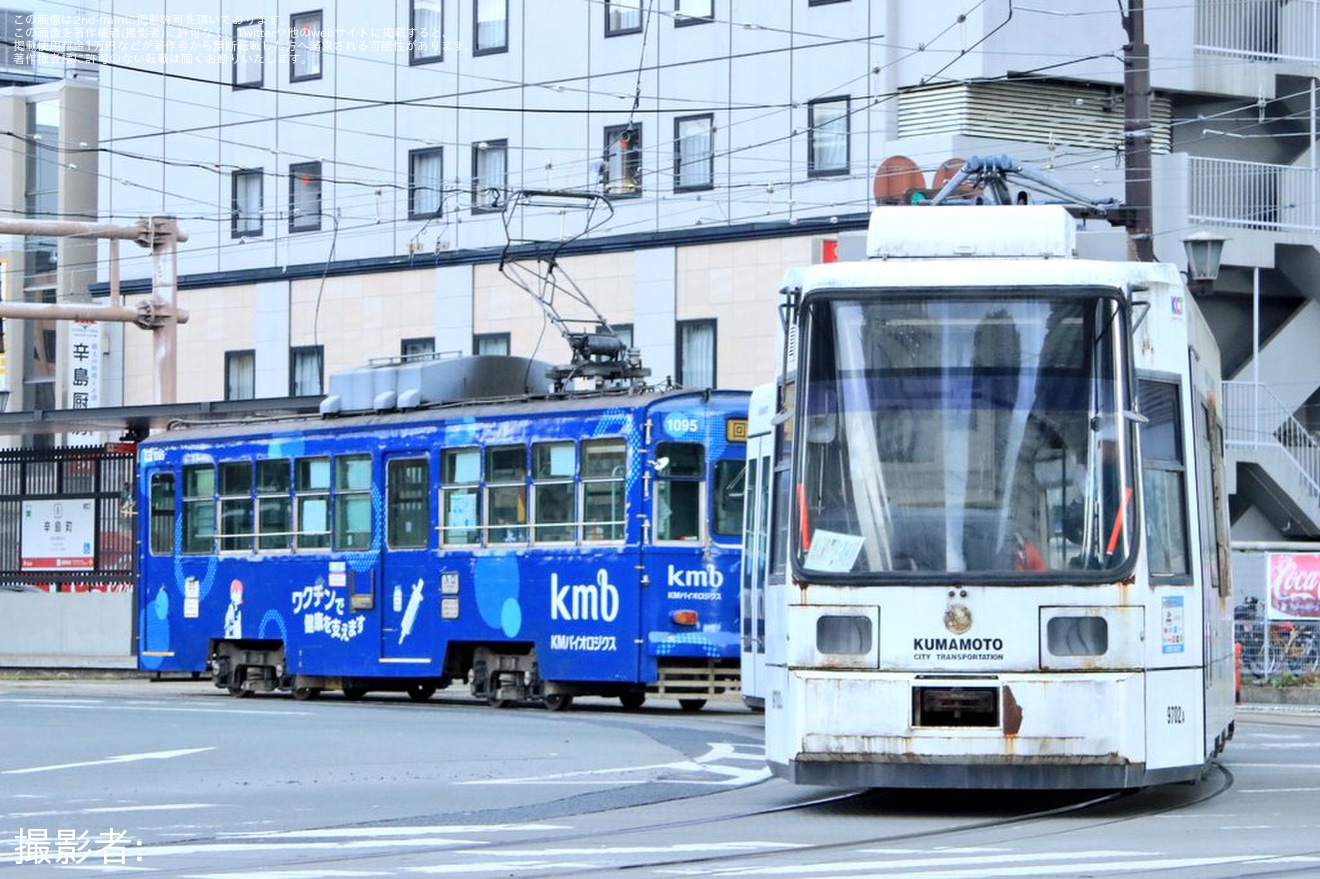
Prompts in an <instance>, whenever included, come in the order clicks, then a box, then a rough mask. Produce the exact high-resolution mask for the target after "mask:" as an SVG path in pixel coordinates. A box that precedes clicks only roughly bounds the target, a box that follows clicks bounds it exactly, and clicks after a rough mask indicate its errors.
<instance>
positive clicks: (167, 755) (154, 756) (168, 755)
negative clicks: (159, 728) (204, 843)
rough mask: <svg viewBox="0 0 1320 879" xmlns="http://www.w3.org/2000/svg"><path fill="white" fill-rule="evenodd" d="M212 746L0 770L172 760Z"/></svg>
mask: <svg viewBox="0 0 1320 879" xmlns="http://www.w3.org/2000/svg"><path fill="white" fill-rule="evenodd" d="M214 750H215V748H214V747H210V748H181V749H179V750H177V751H148V752H146V753H143V754H120V755H119V756H117V757H105V758H104V759H101V760H86V761H84V762H81V763H56V764H53V765H51V766H30V767H28V768H27V769H6V770H4V771H3V772H0V775H28V774H30V773H33V772H53V771H55V770H56V769H81V768H83V767H86V766H109V765H112V764H115V763H136V762H137V761H139V760H170V759H172V758H174V757H186V756H188V755H189V754H200V753H202V752H203V751H214Z"/></svg>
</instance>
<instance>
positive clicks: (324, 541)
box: [293, 458, 330, 549]
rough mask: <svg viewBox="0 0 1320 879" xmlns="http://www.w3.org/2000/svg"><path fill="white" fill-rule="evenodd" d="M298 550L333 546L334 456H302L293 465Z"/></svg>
mask: <svg viewBox="0 0 1320 879" xmlns="http://www.w3.org/2000/svg"><path fill="white" fill-rule="evenodd" d="M293 474H294V478H293V488H294V505H295V510H294V512H295V513H296V514H297V520H298V521H297V526H298V532H297V539H298V549H327V548H329V546H330V459H329V458H298V459H297V460H296V461H294V464H293Z"/></svg>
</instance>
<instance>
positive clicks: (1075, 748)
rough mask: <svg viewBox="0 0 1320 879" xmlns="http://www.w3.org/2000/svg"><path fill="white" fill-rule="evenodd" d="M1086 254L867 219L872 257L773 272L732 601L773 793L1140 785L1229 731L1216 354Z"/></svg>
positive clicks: (1010, 216)
mask: <svg viewBox="0 0 1320 879" xmlns="http://www.w3.org/2000/svg"><path fill="white" fill-rule="evenodd" d="M1075 244H1076V221H1075V220H1073V219H1072V218H1071V217H1070V216H1069V215H1068V214H1067V212H1066V211H1064V210H1063V209H1062V208H1058V207H1051V206H1026V207H1022V206H1013V207H984V206H979V207H881V208H878V209H876V210H875V212H874V214H873V217H872V220H871V228H870V232H869V236H868V243H867V251H868V256H869V257H870V258H869V259H867V260H866V261H863V262H855V263H834V264H827V265H817V266H812V267H810V268H806V269H803V270H801V271H795V272H791V273H790V274H789V277H788V281H787V283H786V285H785V289H784V291H783V294H784V296H785V303H784V312H785V315H786V322H787V323H786V335H785V338H787V339H788V340H790V344H787V345H786V353H785V354H784V356H783V364H782V368H781V375H783V376H784V377H785V378H784V380H783V381H782V382H780V383H777V385H776V388H775V390H776V391H777V396H778V398H779V399H778V401H777V403H776V404H775V405H774V409H775V414H774V415H773V416H772V417H770V418H761V419H758V418H757V417H756V412H755V409H756V406H755V404H753V417H752V421H753V423H754V424H755V423H759V424H760V425H761V427H760V428H759V429H758V430H757V431H756V432H764V433H766V434H767V436H766V437H765V438H764V440H761V439H758V438H754V439H753V442H749V444H748V450H749V461H751V459H754V464H753V465H752V466H749V468H748V484H749V496H748V502H747V504H746V514H747V534H746V538H745V540H746V542H745V546H746V548H747V550H748V556H749V559H748V561H747V562H746V563H745V567H746V568H747V569H748V570H747V571H746V572H745V577H744V581H743V582H744V588H745V589H746V590H747V591H748V594H747V595H746V596H745V600H744V622H743V633H744V639H743V643H744V657H743V659H744V692H745V694H746V698H747V700H748V702H749V704H752V705H754V706H759V705H761V704H763V705H764V707H765V712H766V715H765V716H766V756H767V759H768V761H769V763H770V765H771V767H772V769H773V770H774V772H775V773H776V774H777V775H779V776H781V777H784V778H787V779H789V780H791V781H794V782H798V783H802V784H816V785H837V786H848V787H934V788H1023V789H1031V788H1036V789H1041V788H1133V787H1141V786H1146V785H1152V784H1161V783H1165V782H1173V781H1184V780H1195V779H1198V778H1200V777H1201V776H1202V775H1203V773H1204V772H1205V771H1206V769H1207V768H1208V766H1209V761H1210V760H1211V759H1212V758H1213V757H1214V756H1215V755H1216V754H1217V753H1218V752H1219V751H1220V750H1221V749H1222V748H1223V746H1224V744H1225V742H1226V741H1227V740H1228V739H1229V738H1230V737H1231V736H1232V733H1233V698H1234V696H1233V693H1234V687H1233V632H1232V601H1231V597H1230V588H1231V587H1230V583H1229V566H1228V562H1227V559H1228V526H1227V520H1226V499H1225V492H1224V472H1223V466H1224V465H1223V459H1222V455H1221V449H1222V431H1221V421H1220V413H1219V410H1218V408H1217V400H1218V397H1219V394H1218V388H1219V377H1220V367H1219V354H1218V350H1217V348H1216V346H1215V343H1214V340H1213V338H1212V336H1211V335H1210V331H1209V329H1208V327H1207V326H1206V324H1205V322H1204V320H1203V319H1202V317H1201V315H1200V313H1199V311H1198V310H1197V308H1196V306H1195V304H1194V303H1193V302H1192V300H1191V297H1190V296H1189V295H1188V294H1187V292H1186V288H1185V287H1184V285H1183V281H1182V278H1181V277H1180V275H1179V273H1178V271H1177V270H1176V269H1175V268H1174V267H1172V266H1169V265H1163V264H1157V263H1134V262H1101V261H1092V260H1082V259H1076V258H1074V249H1075ZM771 452H773V454H771ZM753 496H754V497H755V498H756V500H755V501H753ZM758 511H763V512H758ZM754 560H760V561H759V562H757V561H754ZM762 590H764V591H763V593H762ZM762 633H763V637H762Z"/></svg>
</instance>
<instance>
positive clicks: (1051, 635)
mask: <svg viewBox="0 0 1320 879" xmlns="http://www.w3.org/2000/svg"><path fill="white" fill-rule="evenodd" d="M1045 646H1046V647H1047V648H1048V649H1049V651H1050V653H1051V654H1053V655H1054V656H1101V655H1103V654H1105V653H1108V652H1109V622H1108V621H1107V620H1106V619H1104V618H1103V617H1098V616H1084V617H1076V616H1057V617H1054V618H1052V619H1051V620H1050V621H1049V622H1048V623H1046V625H1045Z"/></svg>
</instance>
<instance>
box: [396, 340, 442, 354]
mask: <svg viewBox="0 0 1320 879" xmlns="http://www.w3.org/2000/svg"><path fill="white" fill-rule="evenodd" d="M434 353H435V338H434V337H433V336H423V337H421V338H416V339H402V340H400V341H399V355H400V356H402V357H415V358H418V359H422V358H426V357H430V356H431V355H432V354H434Z"/></svg>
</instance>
